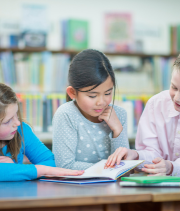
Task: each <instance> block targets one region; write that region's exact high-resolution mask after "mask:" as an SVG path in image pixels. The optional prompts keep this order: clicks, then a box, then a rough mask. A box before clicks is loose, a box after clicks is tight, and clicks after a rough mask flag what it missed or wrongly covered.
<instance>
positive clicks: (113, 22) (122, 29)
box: [104, 13, 133, 52]
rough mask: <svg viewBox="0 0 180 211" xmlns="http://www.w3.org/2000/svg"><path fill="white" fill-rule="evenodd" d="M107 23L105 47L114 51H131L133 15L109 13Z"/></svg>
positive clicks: (106, 18)
mask: <svg viewBox="0 0 180 211" xmlns="http://www.w3.org/2000/svg"><path fill="white" fill-rule="evenodd" d="M104 24H105V49H106V50H107V51H111V52H112V51H113V52H127V51H131V48H132V45H133V30H132V15H131V14H130V13H107V14H105V18H104Z"/></svg>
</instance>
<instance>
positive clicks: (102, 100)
mask: <svg viewBox="0 0 180 211" xmlns="http://www.w3.org/2000/svg"><path fill="white" fill-rule="evenodd" d="M103 104H104V99H103V97H102V96H99V97H98V100H97V105H98V106H100V105H103Z"/></svg>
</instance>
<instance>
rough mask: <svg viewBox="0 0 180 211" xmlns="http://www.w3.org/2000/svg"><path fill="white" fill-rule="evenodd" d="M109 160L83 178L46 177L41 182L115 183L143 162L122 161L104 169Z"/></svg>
mask: <svg viewBox="0 0 180 211" xmlns="http://www.w3.org/2000/svg"><path fill="white" fill-rule="evenodd" d="M106 161H107V160H101V161H99V162H98V163H96V164H94V165H93V166H91V167H90V168H88V169H86V170H85V172H84V174H83V175H81V176H61V177H52V176H49V177H48V176H46V178H45V179H41V181H45V182H59V183H72V184H87V183H99V182H115V181H116V180H117V179H118V178H119V177H121V176H122V175H124V174H126V173H127V172H129V171H130V170H132V169H133V168H135V167H136V166H138V165H139V164H141V163H142V162H144V161H143V160H122V161H121V162H120V164H119V165H115V166H113V167H111V168H107V169H104V167H105V163H106Z"/></svg>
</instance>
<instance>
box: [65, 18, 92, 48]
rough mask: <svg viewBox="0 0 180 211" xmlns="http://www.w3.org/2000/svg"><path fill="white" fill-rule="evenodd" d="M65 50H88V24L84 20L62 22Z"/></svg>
mask: <svg viewBox="0 0 180 211" xmlns="http://www.w3.org/2000/svg"><path fill="white" fill-rule="evenodd" d="M63 30H65V33H64V39H65V43H64V44H65V48H66V49H70V50H83V49H86V48H88V35H89V23H88V21H85V20H75V19H70V20H67V21H66V22H64V26H63Z"/></svg>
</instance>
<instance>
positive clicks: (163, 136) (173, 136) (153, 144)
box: [106, 56, 180, 176]
mask: <svg viewBox="0 0 180 211" xmlns="http://www.w3.org/2000/svg"><path fill="white" fill-rule="evenodd" d="M135 142H136V150H131V149H127V148H124V147H119V148H118V149H117V150H116V151H115V152H114V153H113V154H112V155H110V156H109V158H108V160H107V163H106V166H107V167H109V166H113V165H114V164H115V163H117V164H119V163H120V161H121V159H124V160H133V159H136V160H137V159H139V160H146V161H148V162H151V163H152V164H144V167H143V168H142V169H141V170H142V171H144V172H146V173H149V174H151V175H155V176H158V175H172V176H180V56H178V58H177V59H176V61H175V63H174V65H173V71H172V78H171V85H170V89H169V90H166V91H163V92H160V93H159V94H157V95H155V96H153V97H152V98H151V99H150V100H149V101H148V102H147V104H146V107H145V109H144V111H143V114H142V116H141V118H140V121H139V125H138V130H137V136H136V141H135Z"/></svg>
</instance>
